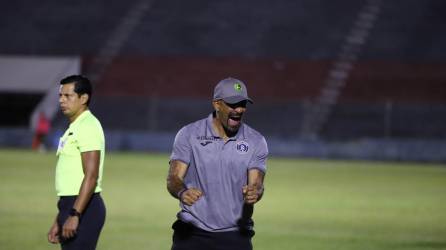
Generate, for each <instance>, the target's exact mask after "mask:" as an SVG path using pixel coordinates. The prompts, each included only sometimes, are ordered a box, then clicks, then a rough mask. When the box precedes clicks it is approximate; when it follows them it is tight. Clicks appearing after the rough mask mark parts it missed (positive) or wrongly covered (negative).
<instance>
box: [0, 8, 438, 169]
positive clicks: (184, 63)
mask: <svg viewBox="0 0 446 250" xmlns="http://www.w3.org/2000/svg"><path fill="white" fill-rule="evenodd" d="M0 12H1V13H2V15H0V32H1V34H2V38H1V42H0V107H1V109H2V111H3V112H2V116H1V118H0V146H1V147H31V145H33V141H34V145H33V147H35V148H37V147H39V146H37V145H35V142H36V134H37V133H38V132H37V131H38V130H39V129H38V128H39V126H40V127H42V124H43V125H44V126H43V127H44V128H46V130H45V129H43V132H42V133H43V134H44V136H42V138H38V139H37V141H39V140H41V141H42V143H41V147H45V148H47V149H54V147H55V145H57V141H58V138H59V136H60V135H61V134H62V132H63V130H64V129H65V128H66V127H67V121H66V120H65V119H64V117H62V115H61V114H60V112H58V110H57V109H58V103H57V96H58V84H59V81H60V79H62V78H63V77H65V76H67V75H69V74H84V75H86V76H87V77H89V78H90V79H91V80H92V82H93V83H94V91H95V92H94V95H93V98H92V104H91V110H92V111H93V113H94V114H96V115H97V117H98V118H99V119H100V120H101V122H102V125H103V127H104V129H105V131H106V137H107V145H108V149H109V150H138V151H162V152H168V151H169V150H170V149H171V145H172V142H173V138H174V136H175V133H176V132H177V130H178V129H179V128H181V127H182V126H184V125H186V124H187V123H189V122H193V121H195V120H197V119H200V118H204V117H205V116H207V115H208V114H209V113H210V112H211V111H212V106H211V99H212V91H213V87H214V86H215V84H216V83H217V82H218V81H219V80H221V79H223V78H226V77H229V76H231V77H235V78H238V79H240V80H242V81H244V82H245V83H246V84H247V86H248V93H249V95H250V96H251V98H252V99H254V102H255V103H254V104H253V105H250V106H249V107H248V112H247V114H246V117H245V121H246V123H248V124H249V125H250V126H252V127H254V128H255V129H257V130H258V131H260V132H261V133H262V134H264V135H265V137H266V138H267V141H268V143H269V147H270V151H271V153H272V155H287V156H296V157H319V158H359V159H377V160H408V161H411V160H415V161H442V162H445V161H446V150H445V149H446V141H445V139H446V129H445V128H446V116H445V113H446V70H445V69H446V67H445V66H446V33H445V32H444V30H445V28H446V16H445V15H444V13H445V12H446V2H444V1H442V0H392V1H384V0H381V1H380V0H339V1H329V0H276V1H253V0H246V1H235V0H225V1H207V0H206V1H205V0H193V1H180V0H168V1H160V0H153V1H149V0H143V1H142V0H127V1H105V0H97V1H86V0H81V1H74V2H66V1H55V0H41V1H25V0H17V1H12V2H8V3H4V4H3V5H2V9H1V10H0ZM39 121H40V122H39ZM39 124H40V125H39ZM45 125H46V127H45ZM33 138H34V139H33Z"/></svg>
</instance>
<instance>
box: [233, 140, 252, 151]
mask: <svg viewBox="0 0 446 250" xmlns="http://www.w3.org/2000/svg"><path fill="white" fill-rule="evenodd" d="M236 149H237V152H238V153H239V154H246V153H248V151H249V144H248V143H247V142H245V141H239V142H237V144H236Z"/></svg>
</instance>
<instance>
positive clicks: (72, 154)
mask: <svg viewBox="0 0 446 250" xmlns="http://www.w3.org/2000/svg"><path fill="white" fill-rule="evenodd" d="M96 150H100V151H101V158H100V163H99V176H98V181H97V184H96V188H95V191H94V192H95V193H97V192H100V191H102V187H101V182H102V171H103V165H104V154H105V138H104V131H103V130H102V126H101V123H100V122H99V120H98V119H97V118H96V117H95V116H94V115H93V114H92V113H91V112H90V111H89V110H86V111H84V112H82V114H80V115H79V117H77V118H76V120H74V122H72V123H71V124H70V126H69V127H68V129H67V130H66V131H65V133H64V135H63V136H62V137H61V138H60V141H59V147H58V149H57V153H56V154H57V156H58V159H57V165H56V193H57V195H58V196H68V195H78V194H79V189H80V186H81V184H82V180H83V178H84V171H83V168H82V159H81V153H82V152H87V151H96Z"/></svg>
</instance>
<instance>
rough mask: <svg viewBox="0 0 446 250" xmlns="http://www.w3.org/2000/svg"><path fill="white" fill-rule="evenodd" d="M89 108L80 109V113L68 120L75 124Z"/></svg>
mask: <svg viewBox="0 0 446 250" xmlns="http://www.w3.org/2000/svg"><path fill="white" fill-rule="evenodd" d="M87 110H88V108H87V107H86V108H84V109H80V110H79V112H77V113H76V114H74V115H73V116H71V117H69V118H68V119H69V120H70V123H73V122H74V121H76V119H77V118H78V117H79V116H80V115H81V114H82V113H84V112H85V111H87Z"/></svg>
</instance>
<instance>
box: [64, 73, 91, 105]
mask: <svg viewBox="0 0 446 250" xmlns="http://www.w3.org/2000/svg"><path fill="white" fill-rule="evenodd" d="M69 83H74V92H75V93H77V95H78V96H81V95H83V94H87V95H88V101H87V106H88V105H89V104H90V100H91V95H92V94H93V88H92V86H91V83H90V80H88V78H87V77H85V76H82V75H71V76H67V77H65V78H64V79H62V80H61V81H60V85H64V84H69Z"/></svg>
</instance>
